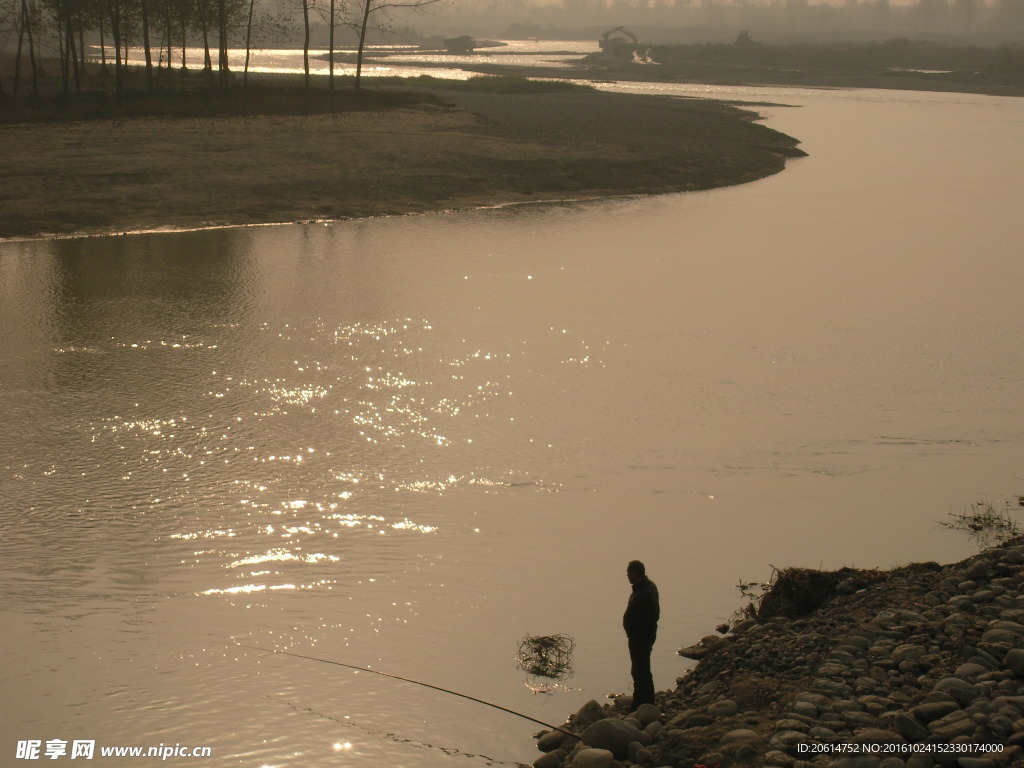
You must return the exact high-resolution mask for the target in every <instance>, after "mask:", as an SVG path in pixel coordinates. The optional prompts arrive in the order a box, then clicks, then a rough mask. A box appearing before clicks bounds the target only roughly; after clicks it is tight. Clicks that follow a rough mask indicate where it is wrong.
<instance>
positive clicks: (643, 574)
mask: <svg viewBox="0 0 1024 768" xmlns="http://www.w3.org/2000/svg"><path fill="white" fill-rule="evenodd" d="M626 577H627V578H628V579H629V583H630V584H632V585H633V593H632V594H631V595H630V596H629V603H627V604H626V612H625V614H623V616H622V627H623V629H625V630H626V638H627V640H628V641H629V661H630V665H631V666H630V670H629V671H630V674H631V675H632V676H633V709H634V710H635V709H636V708H637V707H639V706H640V705H641V704H653V703H654V678H653V676H652V675H651V650H652V649H653V648H654V640H655V638H656V637H657V635H658V619H659V618H660V617H661V607H660V605H659V603H658V588H657V587H656V586H655V585H654V582H653V581H651V580H650V579H648V578H647V569H646V568H645V567H644V564H643V563H641V562H640V561H639V560H633V561H631V562H630V563H629V565H628V566H626Z"/></svg>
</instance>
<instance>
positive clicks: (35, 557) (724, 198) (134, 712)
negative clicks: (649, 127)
mask: <svg viewBox="0 0 1024 768" xmlns="http://www.w3.org/2000/svg"><path fill="white" fill-rule="evenodd" d="M643 87H649V86H643ZM677 90H678V88H677ZM696 90H698V91H700V90H702V89H696ZM693 91H694V89H692V88H691V89H689V91H686V89H684V90H683V92H684V93H685V92H689V93H692V92H693ZM719 95H722V96H724V97H727V98H742V99H746V100H749V101H755V100H757V101H771V102H775V103H779V104H789V105H797V106H775V107H764V108H762V109H761V111H762V112H763V113H764V114H766V115H767V116H768V118H769V124H770V125H771V126H772V127H776V128H778V129H780V130H783V131H785V132H787V133H790V134H791V135H794V136H797V137H799V138H800V139H801V140H802V141H803V148H804V149H806V150H807V151H808V152H809V157H807V158H804V159H800V160H797V161H792V162H790V163H789V166H788V167H787V170H786V171H785V172H783V173H782V174H779V175H777V176H774V177H772V178H769V179H765V180H762V181H759V182H756V183H753V184H748V185H744V186H742V187H737V188H733V189H725V190H718V191H713V192H707V193H699V194H686V195H669V196H664V197H657V198H646V199H626V200H611V201H603V202H593V203H585V204H570V205H558V206H520V207H512V208H506V209H496V210H485V211H477V212H467V213H459V214H436V215H424V216H409V217H400V218H388V219H375V220H364V221H352V222H343V223H338V224H331V225H308V226H280V227H257V228H241V229H229V230H216V231H206V232H193V233H182V234H174V235H170V234H160V235H140V236H129V237H117V238H95V239H84V240H59V241H47V242H28V243H6V244H2V245H0V290H2V296H0V324H2V329H3V333H2V334H0V359H2V361H3V365H2V366H0V409H2V412H3V413H4V417H3V420H2V422H0V456H2V459H0V483H2V485H0V488H2V491H0V492H2V497H3V503H2V509H0V514H2V515H3V525H2V530H3V537H2V545H3V551H4V558H3V568H4V578H3V580H0V597H2V600H3V604H4V606H5V609H6V616H5V621H4V622H3V628H2V629H0V636H2V638H3V643H4V647H5V648H7V649H8V663H7V664H5V667H4V672H3V677H2V679H3V686H4V692H5V694H6V697H5V698H6V700H7V702H8V705H7V707H6V708H5V712H4V718H3V719H2V723H3V724H2V725H0V732H2V734H3V739H2V742H3V745H4V746H3V747H2V748H3V749H7V750H13V749H14V744H15V743H16V741H17V740H19V739H27V738H38V739H43V740H45V739H51V738H62V739H75V738H90V739H96V740H97V741H98V742H99V743H101V744H107V745H118V744H138V745H150V744H157V743H165V744H167V743H181V744H189V745H211V746H212V747H213V749H214V758H213V759H212V760H210V761H208V762H204V765H212V766H235V765H246V766H264V765H266V766H271V765H272V766H319V765H328V764H330V765H337V764H371V763H374V764H393V765H403V766H413V767H416V766H439V765H456V764H465V765H469V764H487V763H488V762H491V763H497V764H500V763H501V762H503V761H504V762H509V761H511V762H514V761H523V762H530V761H532V759H533V757H534V754H533V753H532V752H531V748H532V745H531V742H530V740H529V736H530V734H531V733H533V732H534V731H535V730H536V729H537V727H538V726H535V725H533V724H531V723H528V722H525V721H520V720H518V719H515V718H512V717H511V716H509V715H507V714H503V713H501V712H498V711H495V710H490V709H486V708H484V707H481V706H480V705H476V704H473V703H471V702H468V701H466V700H462V699H455V698H452V697H447V696H444V695H443V694H440V693H437V692H434V691H428V690H425V689H421V688H416V687H413V686H410V685H408V684H406V683H401V682H398V681H393V680H385V679H383V678H380V677H377V676H373V675H368V674H365V673H363V674H358V673H353V672H351V671H348V670H344V669H341V668H337V667H330V666H327V665H321V664H316V663H312V662H307V661H303V660H299V659H294V658H289V657H281V656H267V655H266V654H263V653H261V652H258V651H253V650H250V649H248V648H243V647H240V646H241V645H257V646H262V647H268V648H274V649H278V650H290V651H294V652H296V653H301V654H309V655H314V656H322V657H325V658H331V659H335V660H339V661H343V662H347V663H352V664H357V665H363V666H372V667H373V668H375V669H381V670H383V671H388V672H393V673H395V674H399V675H403V676H408V677H412V678H416V679H421V680H424V681H426V682H430V683H433V684H437V685H442V686H444V687H448V688H452V689H455V690H458V691H462V692H465V693H468V694H471V695H474V696H478V697H481V698H484V699H488V700H490V701H494V702H495V703H498V704H501V705H503V706H508V707H511V708H513V709H517V710H520V711H523V712H526V713H528V714H530V715H531V716H533V717H537V718H539V719H547V720H549V721H552V722H561V720H562V718H563V717H564V716H565V715H566V714H567V713H569V712H570V711H573V710H575V709H576V708H577V707H578V706H579V705H580V704H582V703H583V702H584V701H585V700H586V699H588V698H592V697H597V698H600V697H602V696H604V695H605V694H606V693H608V692H612V691H619V692H622V691H625V690H626V689H627V685H628V663H627V657H626V652H625V647H624V642H623V638H622V637H621V630H620V628H619V620H620V616H621V610H622V608H623V607H624V603H625V599H626V596H627V594H628V584H627V582H626V579H625V574H624V569H625V564H626V562H627V561H628V560H629V559H632V558H634V557H639V558H641V559H643V560H645V561H646V562H647V563H648V568H649V572H650V574H651V576H652V577H653V578H654V579H655V581H657V582H658V584H659V586H660V588H661V592H662V599H663V615H664V619H663V622H662V629H661V633H660V640H659V643H658V646H657V648H656V652H655V659H654V663H655V673H656V683H657V684H658V686H659V687H661V688H665V687H668V686H669V685H670V684H671V682H672V680H673V679H674V678H675V677H676V676H677V675H679V674H681V673H682V672H683V671H684V669H685V668H686V665H687V663H688V662H685V661H684V660H682V659H680V658H679V657H678V656H676V655H675V650H676V648H678V647H679V646H681V645H684V644H688V643H690V642H693V641H695V640H696V639H698V638H699V637H701V636H702V635H704V634H707V633H708V632H709V631H710V628H711V627H712V626H714V624H716V623H718V622H719V621H721V620H723V619H725V618H727V617H728V615H729V614H730V613H731V612H732V611H733V609H734V608H736V607H737V606H738V603H739V594H738V592H737V591H736V589H735V587H734V585H735V584H736V583H737V582H738V581H740V580H753V579H761V578H766V577H767V576H768V575H769V574H770V571H771V565H772V564H774V565H777V566H779V567H783V566H789V565H801V566H812V567H824V568H835V567H839V566H842V565H857V566H863V567H888V566H891V565H895V564H899V563H905V562H909V561H913V560H923V559H936V560H951V559H956V558H959V557H963V556H966V555H967V554H969V553H970V552H971V545H970V543H969V542H968V541H967V540H966V539H964V538H963V537H962V536H961V535H958V534H954V533H951V532H949V531H946V530H944V529H942V528H940V527H939V526H937V524H936V521H938V520H941V519H944V518H945V517H946V515H947V514H948V513H949V512H950V511H959V510H960V509H961V508H963V507H964V506H965V505H968V504H970V503H971V502H973V501H975V500H977V499H979V498H984V497H987V498H991V499H1001V498H1010V497H1013V496H1015V495H1016V494H1018V493H1021V492H1022V491H1021V484H1022V482H1024V480H1022V460H1024V425H1022V422H1021V419H1020V416H1019V404H1020V402H1021V401H1022V396H1024V385H1022V374H1021V372H1022V370H1024V365H1022V363H1024V361H1022V350H1024V338H1022V324H1021V322H1020V317H1019V314H1020V313H1019V310H1018V309H1017V305H1018V304H1019V293H1020V286H1021V285H1022V284H1024V266H1022V263H1021V260H1020V258H1019V252H1020V242H1021V239H1022V238H1021V235H1022V224H1021V220H1020V216H1019V212H1020V210H1022V203H1024V183H1022V179H1024V157H1022V156H1021V154H1020V152H1019V151H1018V150H1019V146H1020V140H1021V138H1022V136H1024V103H1022V102H1021V101H1019V100H1011V99H998V98H989V97H980V96H963V95H956V94H952V95H951V94H907V93H895V92H886V91H877V92H876V91H871V92H865V91H803V90H794V89H772V90H770V91H757V90H749V91H737V90H730V91H727V92H725V93H719ZM555 632H565V633H568V634H570V635H572V636H573V637H574V638H575V640H576V644H577V651H576V666H575V669H576V674H575V677H573V678H572V679H570V680H569V681H567V683H566V684H565V686H566V688H565V689H560V690H556V691H555V692H554V693H553V694H551V695H538V694H535V693H533V692H532V691H531V690H530V688H529V687H528V686H527V685H526V682H527V681H525V680H524V676H523V673H522V672H521V671H519V670H517V669H516V668H515V663H514V655H515V651H516V648H517V645H518V642H519V640H520V639H521V638H522V637H523V636H525V635H528V634H551V633H555ZM112 762H116V764H125V763H126V762H128V761H124V760H121V761H112ZM145 762H146V761H139V763H140V764H145ZM97 764H101V762H100V763H97Z"/></svg>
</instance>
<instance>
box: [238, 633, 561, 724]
mask: <svg viewBox="0 0 1024 768" xmlns="http://www.w3.org/2000/svg"><path fill="white" fill-rule="evenodd" d="M236 645H237V646H238V647H239V648H249V649H251V650H253V651H263V652H264V653H276V654H280V655H281V656H294V657H295V658H297V659H306V660H307V661H319V662H320V663H321V664H333V665H334V666H336V667H345V668H346V669H354V670H356V671H357V672H369V673H371V674H374V675H380V676H381V677H390V678H392V679H394V680H401V681H402V682H405V683H412V684H413V685H422V686H423V687H424V688H433V689H434V690H435V691H441V693H448V694H451V695H452V696H459V697H460V698H463V699H469V700H470V701H475V702H476V703H477V704H484V705H486V706H488V707H493V708H494V709H498V710H501V711H502V712H507V713H508V714H510V715H515V716H516V717H521V718H523V720H529V721H530V722H531V723H537V724H538V725H543V726H544V727H545V728H551V729H553V730H556V731H561V732H562V733H565V734H568V735H569V736H572V737H573V738H574V739H578V738H579V736H578V735H577V734H575V733H573V732H572V731H567V730H566V729H565V728H562V727H561V726H558V725H551V723H545V722H544V721H543V720H538V719H537V718H535V717H530V716H529V715H524V714H523V713H522V712H516V711H515V710H514V709H509V708H508V707H503V706H501V705H500V704H492V703H491V702H489V701H484V700H483V699H478V698H477V697H476V696H470V695H469V694H467V693H459V692H458V691H452V690H449V689H448V688H442V687H441V686H439V685H431V684H430V683H424V682H421V681H419V680H413V679H412V678H409V677H402V676H401V675H392V674H391V673H390V672H381V671H379V670H376V669H370V668H369V667H359V666H356V665H355V664H346V663H344V662H341V661H333V660H331V659H320V658H317V657H316V656H304V655H303V654H301V653H292V652H291V651H279V650H276V649H274V648H261V647H259V646H256V645H242V644H241V643H236Z"/></svg>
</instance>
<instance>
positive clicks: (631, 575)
mask: <svg viewBox="0 0 1024 768" xmlns="http://www.w3.org/2000/svg"><path fill="white" fill-rule="evenodd" d="M646 575H647V568H645V567H644V564H643V563H641V562H640V561H639V560H630V561H629V565H627V566H626V578H628V579H629V583H630V584H639V583H640V582H641V581H643V580H644V577H645V576H646Z"/></svg>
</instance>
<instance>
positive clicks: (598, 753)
mask: <svg viewBox="0 0 1024 768" xmlns="http://www.w3.org/2000/svg"><path fill="white" fill-rule="evenodd" d="M622 756H623V757H625V756H626V753H625V752H623V753H622ZM614 765H615V757H614V755H612V753H611V752H609V751H608V750H607V749H581V750H580V751H579V752H577V753H576V755H575V757H573V759H572V768H612V766H614Z"/></svg>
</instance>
